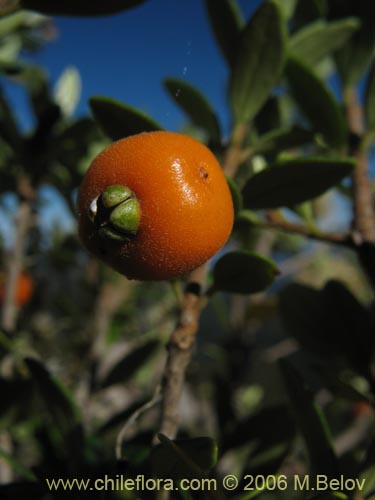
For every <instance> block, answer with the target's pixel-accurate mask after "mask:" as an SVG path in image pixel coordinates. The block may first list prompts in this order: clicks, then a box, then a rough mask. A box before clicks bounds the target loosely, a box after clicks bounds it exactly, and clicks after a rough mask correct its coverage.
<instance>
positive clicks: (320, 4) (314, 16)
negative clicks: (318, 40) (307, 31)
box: [281, 0, 327, 29]
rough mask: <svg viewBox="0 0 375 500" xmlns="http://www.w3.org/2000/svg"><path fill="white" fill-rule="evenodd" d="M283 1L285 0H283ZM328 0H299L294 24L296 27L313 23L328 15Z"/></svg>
mask: <svg viewBox="0 0 375 500" xmlns="http://www.w3.org/2000/svg"><path fill="white" fill-rule="evenodd" d="M281 2H283V0H281ZM326 10H327V8H326V0H309V1H308V2H306V1H305V0H298V2H297V7H296V9H295V10H294V16H293V25H294V27H295V29H299V28H300V27H303V26H305V25H306V24H310V23H313V22H314V21H316V20H318V19H321V18H322V17H323V18H324V17H326Z"/></svg>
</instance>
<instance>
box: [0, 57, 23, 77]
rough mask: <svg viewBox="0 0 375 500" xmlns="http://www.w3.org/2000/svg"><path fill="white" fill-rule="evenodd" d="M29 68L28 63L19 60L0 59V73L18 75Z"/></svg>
mask: <svg viewBox="0 0 375 500" xmlns="http://www.w3.org/2000/svg"><path fill="white" fill-rule="evenodd" d="M26 69H27V65H25V64H23V63H20V62H18V61H8V60H4V59H0V74H1V73H2V74H4V75H6V76H9V77H16V76H19V75H21V74H22V73H23V72H24V71H25V70H26Z"/></svg>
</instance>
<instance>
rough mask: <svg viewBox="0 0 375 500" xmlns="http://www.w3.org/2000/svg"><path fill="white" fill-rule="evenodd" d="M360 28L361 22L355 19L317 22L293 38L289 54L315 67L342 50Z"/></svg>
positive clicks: (290, 42)
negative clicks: (338, 50) (324, 58)
mask: <svg viewBox="0 0 375 500" xmlns="http://www.w3.org/2000/svg"><path fill="white" fill-rule="evenodd" d="M359 26H360V21H359V20H358V19H354V18H351V19H341V20H340V21H333V22H331V23H327V22H324V21H321V20H319V21H315V22H314V23H311V24H308V25H307V26H305V27H304V28H302V29H301V30H299V31H298V32H297V33H295V34H294V35H293V36H292V37H291V39H290V41H289V46H288V48H289V53H290V54H291V55H292V56H296V57H297V58H298V59H300V60H301V61H303V62H304V63H306V64H307V65H314V64H316V63H318V62H319V61H320V60H321V59H322V58H323V57H325V56H327V55H329V54H331V53H332V52H333V51H334V50H337V49H338V48H340V47H341V46H342V45H343V44H344V43H345V42H346V41H347V40H348V39H349V38H350V37H351V36H352V34H353V33H354V32H355V31H356V30H357V29H358V28H359Z"/></svg>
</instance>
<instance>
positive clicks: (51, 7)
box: [21, 0, 146, 16]
mask: <svg viewBox="0 0 375 500" xmlns="http://www.w3.org/2000/svg"><path fill="white" fill-rule="evenodd" d="M145 1H146V0H105V1H103V0H90V2H87V1H86V0H58V1H51V0H21V7H22V8H24V9H29V10H36V11H38V12H41V13H42V14H47V15H50V16H103V15H108V14H115V13H116V12H121V11H123V10H127V9H130V8H132V7H137V6H138V5H141V4H142V3H144V2H145Z"/></svg>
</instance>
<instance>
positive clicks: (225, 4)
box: [205, 0, 244, 66]
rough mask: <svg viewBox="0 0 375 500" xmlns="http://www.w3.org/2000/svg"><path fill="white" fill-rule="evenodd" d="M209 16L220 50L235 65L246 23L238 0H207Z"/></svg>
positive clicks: (229, 62) (231, 64) (230, 63)
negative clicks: (243, 27) (242, 31)
mask: <svg viewBox="0 0 375 500" xmlns="http://www.w3.org/2000/svg"><path fill="white" fill-rule="evenodd" d="M205 4H206V9H207V13H208V18H209V21H210V24H211V28H212V30H213V32H214V35H215V38H216V41H217V44H218V46H219V47H220V50H221V52H222V54H223V56H224V57H225V59H226V60H227V62H228V64H229V65H230V66H233V63H234V60H235V57H236V53H237V46H238V40H239V37H240V33H241V29H242V26H243V24H244V21H243V18H242V14H241V12H240V10H239V7H238V4H237V0H205Z"/></svg>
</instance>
